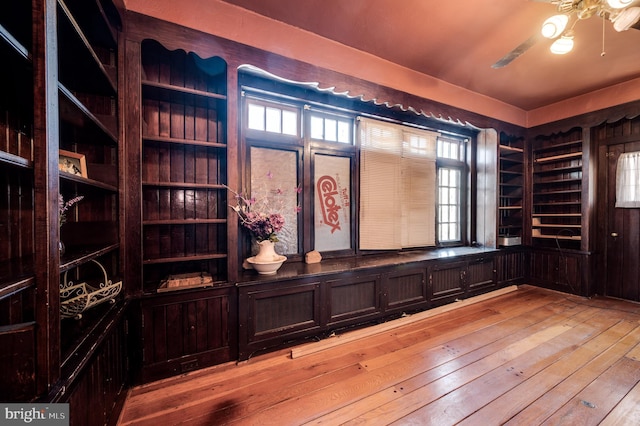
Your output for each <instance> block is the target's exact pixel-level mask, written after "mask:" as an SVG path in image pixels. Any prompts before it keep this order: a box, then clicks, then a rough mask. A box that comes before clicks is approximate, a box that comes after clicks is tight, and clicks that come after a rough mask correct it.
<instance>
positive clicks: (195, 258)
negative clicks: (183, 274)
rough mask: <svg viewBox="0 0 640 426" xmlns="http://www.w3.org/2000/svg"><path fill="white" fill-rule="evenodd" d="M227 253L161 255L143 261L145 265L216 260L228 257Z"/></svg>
mask: <svg viewBox="0 0 640 426" xmlns="http://www.w3.org/2000/svg"><path fill="white" fill-rule="evenodd" d="M226 258H227V255H226V254H219V253H218V254H203V255H195V256H179V257H161V258H157V259H145V260H143V261H142V263H143V264H144V265H157V264H161V263H179V262H192V261H199V260H215V259H226Z"/></svg>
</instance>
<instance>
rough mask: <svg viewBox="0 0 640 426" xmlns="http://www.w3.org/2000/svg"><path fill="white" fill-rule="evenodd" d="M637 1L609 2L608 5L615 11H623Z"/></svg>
mask: <svg viewBox="0 0 640 426" xmlns="http://www.w3.org/2000/svg"><path fill="white" fill-rule="evenodd" d="M634 1H635V0H607V4H608V5H609V6H610V7H612V8H614V9H623V8H625V7H627V6H629V5H630V4H631V3H633V2H634Z"/></svg>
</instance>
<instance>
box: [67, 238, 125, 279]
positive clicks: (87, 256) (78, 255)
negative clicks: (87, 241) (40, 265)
mask: <svg viewBox="0 0 640 426" xmlns="http://www.w3.org/2000/svg"><path fill="white" fill-rule="evenodd" d="M118 247H120V244H118V243H115V244H109V245H106V246H99V247H82V248H78V249H73V250H67V253H66V254H65V255H64V256H63V257H62V259H60V273H62V272H65V271H68V270H69V269H73V268H76V267H78V266H80V265H82V264H84V263H87V262H89V261H91V260H93V259H97V258H98V257H100V256H102V255H104V254H107V253H109V252H111V251H114V250H117V249H118Z"/></svg>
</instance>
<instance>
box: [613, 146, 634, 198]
mask: <svg viewBox="0 0 640 426" xmlns="http://www.w3.org/2000/svg"><path fill="white" fill-rule="evenodd" d="M616 207H624V208H637V207H640V152H626V153H623V154H620V157H619V158H618V165H617V169H616Z"/></svg>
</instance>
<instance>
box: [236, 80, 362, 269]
mask: <svg viewBox="0 0 640 426" xmlns="http://www.w3.org/2000/svg"><path fill="white" fill-rule="evenodd" d="M245 89H246V90H245V92H244V107H245V108H244V117H245V124H244V128H243V136H244V141H245V143H246V151H245V152H246V155H247V157H246V158H245V160H246V164H247V172H248V174H247V176H246V178H249V183H250V188H248V189H249V190H250V191H251V192H253V191H256V190H258V189H259V188H260V185H261V182H264V176H266V175H268V176H269V177H270V178H269V183H270V184H271V185H272V187H269V188H266V192H269V191H274V190H281V191H285V190H284V189H282V188H287V190H289V189H291V188H308V190H307V191H306V192H305V191H302V192H301V193H297V192H296V193H289V192H287V193H284V194H283V193H280V192H279V193H278V198H279V199H285V200H286V203H287V208H286V212H287V214H286V215H284V216H285V227H284V229H283V230H282V231H281V232H279V233H278V239H279V240H280V241H279V242H278V243H276V251H277V252H278V253H280V254H283V255H287V256H290V255H299V256H302V253H305V252H308V251H311V250H319V251H322V252H323V255H324V253H326V252H333V253H336V254H345V253H347V252H349V253H350V254H353V253H354V251H355V237H354V230H353V227H352V217H353V216H352V215H353V211H354V207H353V202H352V199H351V198H352V197H353V194H352V192H353V183H352V181H353V175H352V170H353V167H354V165H355V163H356V161H355V158H356V157H355V147H354V144H353V140H354V136H353V133H354V131H353V128H354V126H353V122H354V118H353V117H352V116H348V115H346V114H342V113H341V112H340V111H336V112H333V111H329V110H327V111H325V110H322V109H320V108H318V107H316V106H314V107H313V108H311V107H309V106H308V105H305V104H304V103H303V101H302V100H299V101H297V100H295V101H294V100H292V99H291V98H287V97H282V98H281V97H279V96H277V95H273V96H271V95H270V94H265V93H264V92H261V91H253V90H251V89H250V88H245ZM305 156H306V158H305ZM262 186H264V185H262ZM274 188H276V189H274ZM262 192H265V191H262ZM252 195H253V194H252ZM304 238H307V240H306V241H305V240H304ZM247 250H248V249H247Z"/></svg>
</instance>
